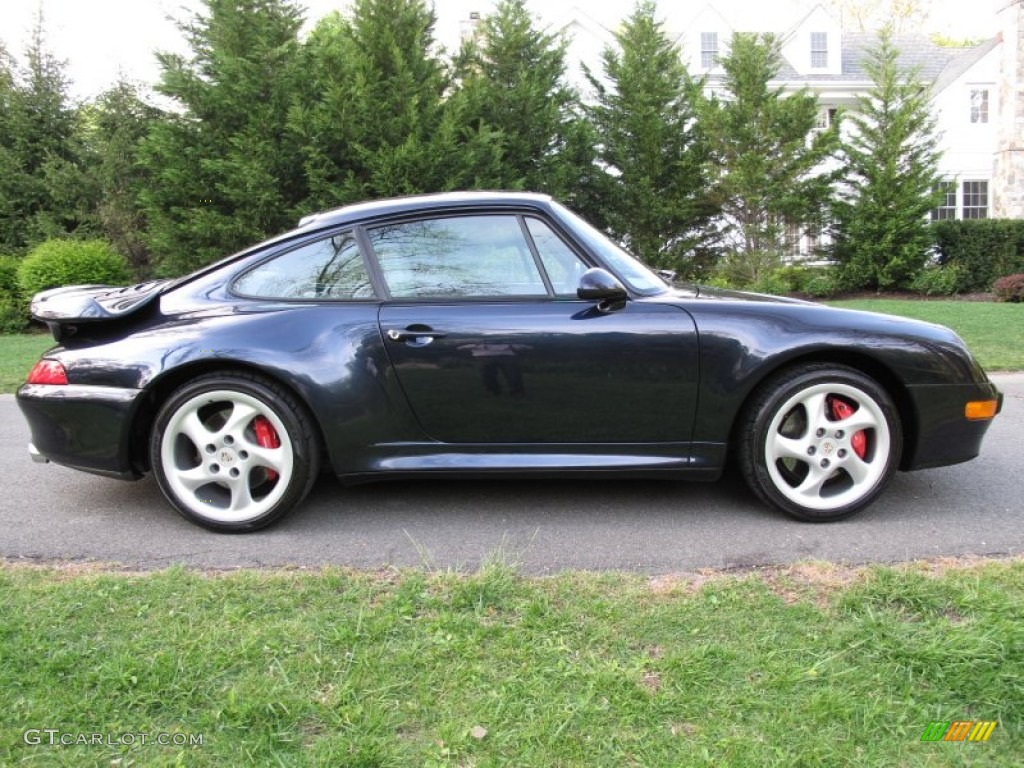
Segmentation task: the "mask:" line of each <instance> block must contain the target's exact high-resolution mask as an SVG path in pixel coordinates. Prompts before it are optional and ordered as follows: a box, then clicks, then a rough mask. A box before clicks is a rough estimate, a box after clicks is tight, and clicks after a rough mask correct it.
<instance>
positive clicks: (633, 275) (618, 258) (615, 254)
mask: <svg viewBox="0 0 1024 768" xmlns="http://www.w3.org/2000/svg"><path fill="white" fill-rule="evenodd" d="M553 206H554V209H555V213H556V215H557V216H558V217H559V218H560V219H561V220H562V221H563V222H564V223H565V224H566V226H568V227H569V229H570V230H571V231H573V232H575V233H576V234H577V235H579V237H580V239H581V240H583V242H584V243H585V244H586V245H587V247H588V248H590V249H591V250H592V251H594V253H596V254H597V255H598V256H599V257H600V258H601V260H602V261H603V262H604V263H605V264H607V265H608V266H609V267H611V268H612V271H613V272H615V274H616V275H618V276H619V278H621V279H622V280H625V281H626V282H627V283H628V284H629V287H630V288H632V289H633V290H634V291H636V292H637V293H639V294H641V295H643V296H653V295H654V294H656V293H661V292H662V291H664V290H665V288H666V286H665V281H664V280H662V279H661V278H660V277H658V276H657V275H656V274H655V273H654V272H652V271H651V270H650V269H648V268H647V267H646V266H644V265H643V264H642V263H641V262H640V261H638V260H637V259H636V257H635V256H633V255H631V254H629V253H627V252H626V251H624V250H623V249H622V248H620V247H619V246H617V245H616V244H615V243H613V242H612V241H611V240H609V239H608V237H607V236H606V235H604V234H603V233H602V232H601V231H600V230H598V229H595V228H594V227H592V226H591V225H590V224H588V223H587V222H586V221H584V220H583V219H581V218H580V217H579V216H577V215H576V214H575V213H573V212H572V211H570V210H569V209H568V208H566V207H565V206H563V205H560V204H558V203H553Z"/></svg>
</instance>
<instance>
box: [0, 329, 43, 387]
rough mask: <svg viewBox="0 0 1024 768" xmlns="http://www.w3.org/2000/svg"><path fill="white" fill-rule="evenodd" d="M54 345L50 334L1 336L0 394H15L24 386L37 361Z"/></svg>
mask: <svg viewBox="0 0 1024 768" xmlns="http://www.w3.org/2000/svg"><path fill="white" fill-rule="evenodd" d="M53 343H54V342H53V337H52V336H50V334H48V333H47V334H27V333H26V334H17V335H14V334H11V335H3V336H0V392H13V391H14V390H16V389H17V388H18V387H20V386H21V385H22V384H24V383H25V377H26V376H27V375H28V372H29V371H30V370H31V369H32V366H33V365H34V364H35V362H36V360H38V359H39V356H40V355H41V354H42V353H43V352H44V351H45V350H47V349H49V348H50V347H52V346H53Z"/></svg>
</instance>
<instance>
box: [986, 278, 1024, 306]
mask: <svg viewBox="0 0 1024 768" xmlns="http://www.w3.org/2000/svg"><path fill="white" fill-rule="evenodd" d="M992 292H993V293H994V294H995V295H996V301H1012V302H1021V301H1024V274H1017V275H1007V276H1006V277H1000V278H999V279H998V280H996V281H995V282H994V283H993V284H992Z"/></svg>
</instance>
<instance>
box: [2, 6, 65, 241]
mask: <svg viewBox="0 0 1024 768" xmlns="http://www.w3.org/2000/svg"><path fill="white" fill-rule="evenodd" d="M25 58H26V62H27V66H26V68H25V69H24V70H22V71H20V72H19V71H18V70H17V68H16V65H15V63H14V62H13V60H12V59H11V58H10V57H9V56H7V54H6V53H5V52H3V51H0V107H2V109H0V171H2V172H0V248H3V249H5V250H24V249H25V248H26V247H28V246H29V245H31V244H32V243H35V242H38V241H40V240H42V239H44V238H46V237H49V236H56V235H61V234H66V233H67V232H71V231H74V230H75V229H76V228H77V225H78V222H77V221H76V220H74V218H73V217H69V216H67V215H66V212H65V205H64V203H65V202H66V201H64V200H61V199H60V195H59V191H60V186H61V185H60V184H59V183H58V180H56V179H55V177H56V176H59V175H60V173H61V172H62V171H63V170H64V168H65V166H66V165H67V164H73V163H74V161H75V152H74V147H73V140H72V139H73V133H74V127H75V119H76V111H75V108H74V106H73V105H72V104H71V101H70V97H69V95H68V85H69V82H68V77H67V73H66V69H67V65H66V63H65V62H64V61H61V60H60V59H58V58H56V56H54V55H53V53H51V52H50V51H49V50H48V49H47V47H46V44H45V39H44V34H43V19H42V14H40V15H39V17H38V19H37V22H36V26H35V28H34V30H33V33H32V39H31V41H30V43H29V46H28V49H27V51H26V52H25ZM55 192H57V193H58V194H57V195H56V198H57V199H55V194H54V193H55Z"/></svg>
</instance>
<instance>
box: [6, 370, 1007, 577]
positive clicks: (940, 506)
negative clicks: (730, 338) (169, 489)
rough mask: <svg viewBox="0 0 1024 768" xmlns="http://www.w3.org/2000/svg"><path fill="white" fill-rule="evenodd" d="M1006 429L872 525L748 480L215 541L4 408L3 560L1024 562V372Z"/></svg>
mask: <svg viewBox="0 0 1024 768" xmlns="http://www.w3.org/2000/svg"><path fill="white" fill-rule="evenodd" d="M998 384H999V386H1000V388H1001V389H1002V390H1003V391H1004V392H1005V393H1006V404H1005V406H1004V409H1003V413H1002V415H1001V416H1000V417H999V418H998V419H997V420H996V422H995V424H994V425H993V426H992V429H991V430H990V432H989V435H988V438H987V439H986V442H985V446H984V449H983V452H982V455H981V457H980V458H979V459H976V460H975V461H973V462H970V463H968V464H963V465H960V466H957V467H946V468H943V469H936V470H928V471H924V472H917V473H912V474H900V475H897V477H896V478H895V480H894V482H893V483H892V485H891V486H890V489H889V491H888V493H887V494H886V495H885V496H884V497H883V498H882V499H881V500H880V501H879V502H877V503H876V504H875V505H874V506H873V507H871V508H870V509H869V510H867V511H866V512H864V513H862V514H861V515H859V516H858V517H855V518H854V519H852V520H848V521H846V522H842V523H835V524H832V525H809V524H804V523H798V522H795V521H792V520H790V519H788V518H786V517H784V516H782V515H780V514H777V513H774V512H771V511H769V510H767V509H765V508H763V507H761V506H760V505H759V504H758V503H757V502H756V501H755V500H754V498H753V497H752V496H751V495H750V494H749V493H748V492H747V491H746V489H745V488H744V486H743V483H742V480H741V479H740V478H739V477H738V476H737V475H735V474H729V475H727V476H726V477H725V478H724V479H723V480H722V481H720V482H718V483H714V484H704V483H682V482H672V481H658V482H651V481H622V480H616V481H601V482H584V481H544V482H535V481H530V482H523V481H519V482H516V481H500V482H496V481H472V482H467V481H462V482H454V481H434V482H401V483H398V482H396V483H381V484H376V485H369V486H360V487H357V488H351V489H346V488H343V487H341V486H339V485H338V484H337V483H336V482H335V481H333V479H330V478H325V479H324V480H322V481H321V482H320V483H319V484H318V485H317V487H316V488H315V489H314V490H313V493H312V494H311V496H310V498H309V499H308V500H307V501H306V502H305V504H303V506H302V507H301V508H300V509H299V510H297V511H296V512H295V513H293V514H292V515H291V516H290V517H288V518H286V519H285V520H284V521H283V522H282V523H281V524H280V525H278V526H276V527H274V528H272V529H271V530H269V531H265V532H262V533H258V534H254V535H247V536H225V535H218V534H213V533H209V532H206V531H204V530H202V529H200V528H196V527H194V526H192V525H190V524H189V523H186V522H185V521H184V520H182V519H181V518H180V517H178V515H177V514H176V513H175V512H173V511H172V510H171V509H170V507H168V506H167V505H166V504H165V503H164V501H163V499H162V498H161V496H160V493H159V491H158V490H157V488H156V485H155V483H153V481H152V480H151V479H145V480H142V481H140V482H138V483H124V482H119V481H116V480H106V479H103V478H99V477H92V476H90V475H86V474H82V473H79V472H74V471H72V470H68V469H64V468H62V467H57V466H55V465H52V464H50V465H38V464H33V463H32V462H31V461H30V459H29V457H28V454H27V452H26V450H25V445H26V442H27V440H28V429H27V427H26V425H25V423H24V420H23V419H22V418H21V414H20V413H19V412H18V409H17V406H16V405H15V403H14V399H13V397H12V396H9V395H6V396H0V449H2V450H0V489H2V493H0V557H11V558H39V559H43V560H51V559H61V558H73V559H91V560H110V561H116V562H120V563H124V564H128V565H132V566H141V567H145V568H151V567H160V566H164V565H168V564H170V563H185V564H188V565H191V566H196V567H211V568H232V567H237V566H271V565H320V564H324V563H330V564H335V565H344V566H351V567H356V568H378V567H386V566H414V565H420V564H429V565H430V566H433V567H438V568H474V567H476V565H477V564H478V563H479V562H480V560H481V558H484V557H486V556H488V555H489V554H493V553H495V552H497V551H499V550H501V551H502V552H503V553H504V555H505V556H506V557H507V558H509V559H510V560H512V561H515V562H517V563H519V564H521V565H522V567H523V568H524V570H526V571H528V572H532V573H544V572H551V571H558V570H562V569H566V568H584V569H621V570H634V571H642V572H648V573H663V572H670V571H686V570H693V569H697V568H702V567H723V566H740V565H762V564H770V563H785V562H791V561H793V560H799V559H802V558H812V557H813V558H826V559H831V560H845V561H852V562H864V561H892V560H905V559H911V558H917V557H930V556H936V555H959V554H965V553H974V554H992V553H1019V552H1022V551H1024V374H1013V375H1004V376H999V377H998Z"/></svg>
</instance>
